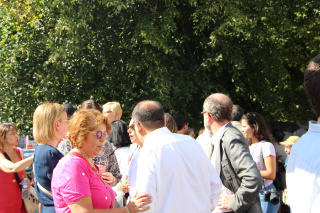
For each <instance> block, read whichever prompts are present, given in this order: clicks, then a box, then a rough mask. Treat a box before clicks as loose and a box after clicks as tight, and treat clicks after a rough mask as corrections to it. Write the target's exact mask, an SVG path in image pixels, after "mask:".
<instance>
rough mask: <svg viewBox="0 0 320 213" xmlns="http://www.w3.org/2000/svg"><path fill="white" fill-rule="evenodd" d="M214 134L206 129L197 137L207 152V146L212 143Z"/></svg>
mask: <svg viewBox="0 0 320 213" xmlns="http://www.w3.org/2000/svg"><path fill="white" fill-rule="evenodd" d="M211 138H212V135H211V134H210V133H209V130H207V129H205V130H204V131H203V133H202V134H201V135H199V136H198V137H197V139H196V140H197V141H198V142H199V143H200V145H201V147H202V148H203V150H204V151H205V152H206V151H207V150H206V149H207V146H208V144H209V143H210V141H211Z"/></svg>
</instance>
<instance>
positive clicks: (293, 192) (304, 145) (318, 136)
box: [286, 55, 320, 213]
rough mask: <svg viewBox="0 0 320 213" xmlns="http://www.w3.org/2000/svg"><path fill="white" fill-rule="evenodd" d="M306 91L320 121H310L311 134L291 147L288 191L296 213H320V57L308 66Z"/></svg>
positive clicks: (293, 210)
mask: <svg viewBox="0 0 320 213" xmlns="http://www.w3.org/2000/svg"><path fill="white" fill-rule="evenodd" d="M304 87H305V90H306V94H307V96H308V100H309V102H310V103H311V106H312V108H313V111H314V112H315V114H316V116H317V121H310V122H309V131H308V132H307V133H305V134H304V135H302V137H301V138H300V139H299V140H298V141H297V142H296V143H295V144H294V145H293V146H292V149H291V153H290V157H289V162H288V166H287V176H286V177H287V189H288V199H289V203H290V207H291V210H292V212H293V213H295V212H311V213H316V212H320V158H319V150H320V55H317V56H316V57H314V58H313V59H312V60H311V62H310V63H309V65H308V67H307V69H306V72H305V75H304Z"/></svg>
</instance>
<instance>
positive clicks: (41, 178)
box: [33, 144, 63, 206]
mask: <svg viewBox="0 0 320 213" xmlns="http://www.w3.org/2000/svg"><path fill="white" fill-rule="evenodd" d="M62 157H63V154H62V153H61V152H59V150H57V149H56V148H54V147H53V146H50V145H46V144H45V145H38V146H37V148H36V151H35V153H34V159H33V170H34V178H35V179H36V180H37V181H38V182H39V184H40V185H41V186H42V187H43V188H45V189H47V190H48V191H51V180H52V172H53V169H54V168H55V167H56V165H57V164H58V162H59V160H60V159H61V158H62ZM34 188H35V190H36V192H37V195H38V199H39V202H40V203H42V204H43V205H46V206H53V198H52V197H51V196H49V195H47V194H45V193H44V192H43V191H42V190H41V189H39V188H38V186H37V185H36V184H34Z"/></svg>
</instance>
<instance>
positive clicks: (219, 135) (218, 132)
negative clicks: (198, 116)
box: [211, 123, 228, 144]
mask: <svg viewBox="0 0 320 213" xmlns="http://www.w3.org/2000/svg"><path fill="white" fill-rule="evenodd" d="M227 125H228V123H226V124H225V125H223V126H222V127H220V129H219V130H218V131H217V132H216V133H215V134H214V135H213V136H212V140H211V143H212V144H214V141H216V140H217V139H218V140H220V138H221V135H222V133H223V130H224V129H225V128H226V126H227Z"/></svg>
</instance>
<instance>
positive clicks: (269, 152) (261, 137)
mask: <svg viewBox="0 0 320 213" xmlns="http://www.w3.org/2000/svg"><path fill="white" fill-rule="evenodd" d="M241 124H242V129H241V131H242V133H243V135H244V137H246V138H248V139H249V140H248V144H249V149H250V153H251V155H252V158H253V160H254V161H255V162H256V164H257V167H258V169H259V170H260V173H261V176H262V178H263V182H264V187H263V188H262V189H261V191H260V200H261V207H262V211H263V212H264V213H277V212H278V210H279V207H280V202H278V203H277V204H273V203H274V202H271V201H270V198H272V196H273V195H274V194H275V193H273V194H272V196H264V191H271V190H272V192H276V191H277V190H276V188H275V186H274V184H273V180H274V179H275V177H276V149H275V147H274V145H273V144H272V143H271V142H268V141H271V137H270V134H269V128H268V126H267V123H266V122H265V120H264V119H263V118H262V116H261V115H260V114H259V113H256V112H250V113H247V114H246V115H243V117H242V120H241ZM261 154H262V155H263V156H261ZM261 159H263V162H261V163H260V161H261ZM260 165H262V166H263V168H261V166H260ZM264 198H266V199H264Z"/></svg>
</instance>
